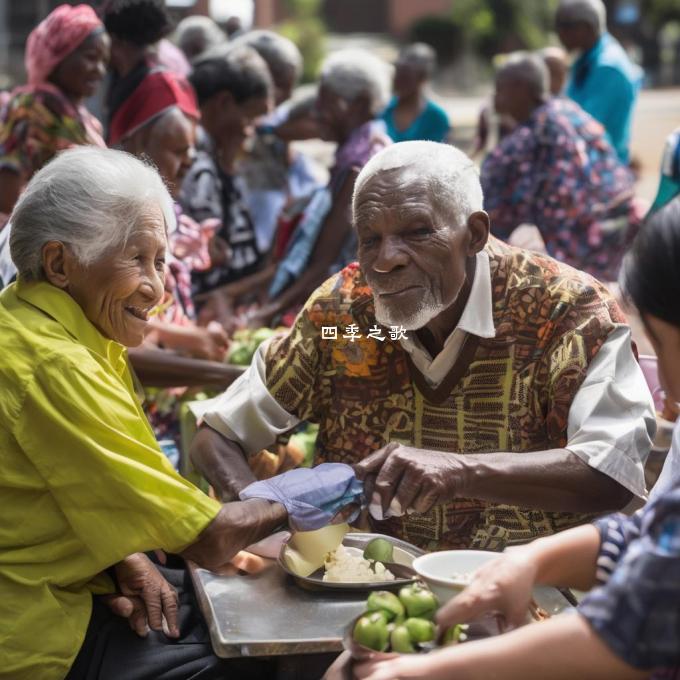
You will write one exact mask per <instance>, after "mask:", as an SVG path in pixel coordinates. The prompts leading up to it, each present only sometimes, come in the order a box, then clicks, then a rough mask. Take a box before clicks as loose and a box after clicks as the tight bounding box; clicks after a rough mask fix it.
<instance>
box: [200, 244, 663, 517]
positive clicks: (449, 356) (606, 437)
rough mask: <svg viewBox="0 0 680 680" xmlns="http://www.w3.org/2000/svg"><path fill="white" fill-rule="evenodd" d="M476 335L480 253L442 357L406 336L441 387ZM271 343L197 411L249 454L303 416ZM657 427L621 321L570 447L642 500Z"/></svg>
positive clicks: (578, 399)
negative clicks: (289, 397) (285, 394)
mask: <svg viewBox="0 0 680 680" xmlns="http://www.w3.org/2000/svg"><path fill="white" fill-rule="evenodd" d="M468 334H472V335H477V336H479V337H482V338H491V337H494V336H495V328H494V323H493V302H492V295H491V272H490V266H489V258H488V255H487V253H486V252H484V251H482V252H480V253H478V255H477V266H476V271H475V276H474V279H473V282H472V286H471V289H470V296H469V298H468V301H467V304H466V305H465V309H464V310H463V313H462V315H461V318H460V321H459V323H458V325H457V326H456V328H455V329H454V330H453V332H452V333H451V335H450V336H449V337H448V338H447V340H446V342H445V344H444V348H443V349H442V351H441V352H440V353H439V354H438V355H437V356H436V357H434V358H432V357H431V356H430V354H429V352H428V351H427V350H426V349H425V347H423V345H422V343H420V341H419V340H418V339H417V337H416V336H415V334H413V335H412V337H410V338H407V339H405V340H400V343H401V345H402V347H403V348H404V349H405V350H406V351H407V352H408V353H409V355H410V356H411V360H412V361H413V363H414V365H415V366H416V368H417V369H418V370H419V371H420V372H421V373H422V374H423V376H424V377H425V378H426V380H427V381H428V383H429V384H430V385H432V386H433V387H436V386H438V385H439V384H440V383H441V381H442V380H443V379H444V378H445V377H446V376H447V375H448V374H449V372H450V370H451V369H452V367H453V365H454V363H455V362H456V359H457V358H458V356H459V354H460V350H461V348H462V345H463V341H464V340H465V338H466V336H467V335H468ZM265 347H266V346H265V345H261V346H260V348H259V349H258V351H257V352H256V353H255V356H254V357H253V361H252V363H251V365H250V368H249V369H248V370H247V371H245V372H244V374H243V375H242V376H240V377H239V378H238V380H236V381H235V382H234V383H233V384H232V385H231V386H230V387H229V388H228V389H227V391H226V392H225V393H224V394H222V395H221V396H219V397H217V398H216V399H213V400H210V401H209V402H199V403H197V404H195V407H194V409H193V410H194V413H196V415H197V416H198V417H200V416H203V417H204V421H205V422H206V423H207V424H208V425H210V426H211V427H212V428H214V429H215V430H217V431H218V432H221V433H222V434H223V435H224V436H225V437H227V438H229V439H231V440H233V441H236V442H238V443H239V445H240V446H241V447H242V448H243V450H244V452H246V454H254V453H257V452H259V451H261V450H262V449H264V448H267V447H268V446H271V444H272V443H273V442H274V440H275V438H276V436H278V435H279V434H282V433H283V432H286V431H288V430H290V429H291V428H292V427H294V426H295V425H297V424H298V423H299V422H300V421H299V420H298V419H297V418H296V417H295V416H294V415H291V414H290V413H288V412H287V411H285V410H284V409H283V408H282V407H281V406H280V405H279V403H278V402H277V401H276V400H275V399H274V398H273V397H272V396H271V394H270V393H269V391H268V390H267V387H266V366H265V361H264V354H265ZM655 432H656V419H655V416H654V405H653V401H652V396H651V394H650V392H649V388H648V387H647V383H646V381H645V377H644V375H643V373H642V370H641V368H640V366H639V364H638V362H637V360H636V359H635V356H634V354H633V349H632V343H631V333H630V328H629V327H628V326H625V325H623V324H621V325H619V326H617V327H616V328H615V329H614V331H612V333H611V334H610V335H609V337H608V338H607V340H606V341H605V342H604V344H603V345H602V347H601V348H600V350H599V352H598V353H597V355H596V356H595V358H594V359H593V360H592V361H591V363H590V365H589V367H588V372H587V373H586V377H585V378H584V380H583V383H582V384H581V387H580V388H579V390H578V392H577V393H576V395H575V396H574V400H573V401H572V404H571V408H570V409H569V418H568V423H567V446H566V448H567V449H568V450H569V451H571V452H572V453H574V454H575V455H577V456H578V457H579V458H581V459H582V460H584V461H585V462H587V463H588V464H589V465H590V466H591V467H593V468H595V469H596V470H598V471H600V472H602V473H603V474H606V475H607V476H609V477H611V478H612V479H615V480H616V481H617V482H618V483H619V484H621V485H622V486H623V487H625V488H626V489H628V490H629V491H631V492H632V493H633V494H634V495H635V497H636V501H635V502H634V504H635V505H636V506H639V505H641V502H642V501H644V500H646V498H647V491H646V487H645V476H644V465H645V461H646V459H647V455H648V454H649V451H650V449H651V446H652V439H653V437H654V434H655Z"/></svg>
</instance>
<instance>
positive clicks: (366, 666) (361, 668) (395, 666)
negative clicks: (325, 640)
mask: <svg viewBox="0 0 680 680" xmlns="http://www.w3.org/2000/svg"><path fill="white" fill-rule="evenodd" d="M353 672H354V677H355V678H357V679H358V680H413V679H414V678H422V679H423V680H425V679H427V680H435V679H436V678H437V677H442V676H441V675H440V676H437V675H435V674H433V669H430V668H429V659H428V658H427V655H422V654H402V655H400V656H398V657H397V658H396V659H385V660H381V661H371V660H370V659H369V660H368V661H355V662H354V666H353Z"/></svg>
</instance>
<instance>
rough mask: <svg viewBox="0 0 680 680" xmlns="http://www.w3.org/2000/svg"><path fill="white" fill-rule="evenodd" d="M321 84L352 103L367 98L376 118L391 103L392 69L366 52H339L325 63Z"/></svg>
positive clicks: (348, 50)
mask: <svg viewBox="0 0 680 680" xmlns="http://www.w3.org/2000/svg"><path fill="white" fill-rule="evenodd" d="M320 84H321V85H325V86H326V87H328V88H329V89H330V90H332V91H333V92H334V93H335V94H337V95H339V96H340V97H342V98H343V99H345V100H347V101H350V102H351V101H353V100H355V99H356V98H357V97H360V96H361V95H368V96H369V98H370V103H371V112H372V113H373V114H374V115H377V114H378V113H380V112H381V111H382V110H383V109H384V108H385V106H386V105H387V102H388V101H389V97H390V66H389V64H387V62H385V61H383V60H382V59H380V58H379V57H376V56H375V55H374V54H371V53H370V52H367V51H366V50H360V49H347V50H340V51H338V52H334V53H333V54H331V55H330V56H329V57H327V58H326V60H325V61H324V62H323V65H322V67H321V80H320Z"/></svg>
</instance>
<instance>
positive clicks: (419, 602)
mask: <svg viewBox="0 0 680 680" xmlns="http://www.w3.org/2000/svg"><path fill="white" fill-rule="evenodd" d="M438 606H439V603H438V602H437V598H436V597H435V596H434V594H433V593H432V591H431V590H429V588H427V587H426V586H424V585H423V584H421V583H414V584H412V585H408V586H404V587H403V588H401V590H400V591H399V596H398V597H397V595H395V594H394V593H391V592H389V591H387V590H378V591H375V592H372V593H371V594H370V595H369V596H368V600H366V613H365V614H364V615H363V616H362V617H360V618H359V620H358V621H357V622H356V624H355V626H354V633H353V637H354V640H355V642H358V643H359V644H360V645H363V646H364V647H368V648H369V649H374V650H375V651H377V652H387V651H393V652H403V653H413V652H416V651H419V646H420V645H424V644H425V643H431V642H434V640H435V638H436V634H437V631H436V628H435V625H434V623H433V622H432V619H433V618H434V614H435V612H436V611H437V607H438Z"/></svg>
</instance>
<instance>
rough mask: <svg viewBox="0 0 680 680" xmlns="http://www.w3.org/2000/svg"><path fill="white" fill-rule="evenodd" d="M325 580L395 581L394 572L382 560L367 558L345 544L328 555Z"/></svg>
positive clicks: (335, 581)
mask: <svg viewBox="0 0 680 680" xmlns="http://www.w3.org/2000/svg"><path fill="white" fill-rule="evenodd" d="M324 566H325V567H326V572H325V573H324V575H323V580H324V581H327V582H329V583H377V582H380V581H394V574H393V573H392V572H391V571H389V569H386V568H385V565H384V564H383V563H382V562H376V561H374V560H367V559H365V558H364V557H362V556H361V555H357V554H355V553H354V552H353V551H352V550H351V549H348V548H346V547H345V546H344V545H339V546H338V547H337V549H336V550H333V551H332V552H329V553H328V554H327V555H326V560H325V562H324Z"/></svg>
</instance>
